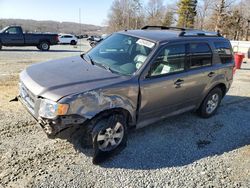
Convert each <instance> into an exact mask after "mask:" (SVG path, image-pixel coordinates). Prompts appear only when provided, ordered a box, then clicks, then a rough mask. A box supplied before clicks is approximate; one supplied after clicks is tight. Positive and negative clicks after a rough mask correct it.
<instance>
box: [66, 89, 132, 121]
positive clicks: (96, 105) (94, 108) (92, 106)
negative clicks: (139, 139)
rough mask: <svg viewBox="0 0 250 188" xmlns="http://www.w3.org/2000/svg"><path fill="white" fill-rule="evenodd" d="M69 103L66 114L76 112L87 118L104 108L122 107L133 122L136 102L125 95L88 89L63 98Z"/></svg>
mask: <svg viewBox="0 0 250 188" xmlns="http://www.w3.org/2000/svg"><path fill="white" fill-rule="evenodd" d="M63 102H67V103H68V104H69V105H70V109H69V111H68V114H69V115H70V114H78V115H81V116H83V117H85V118H87V119H92V118H93V117H95V116H96V115H97V114H99V113H100V112H102V111H105V110H111V109H116V108H122V109H125V110H127V111H128V112H129V113H130V115H131V118H132V122H135V118H136V115H135V114H136V104H133V101H132V100H130V99H129V98H127V97H124V96H121V95H118V94H109V93H105V92H104V91H102V90H98V91H88V92H85V93H82V94H78V95H74V96H68V97H66V98H64V99H63Z"/></svg>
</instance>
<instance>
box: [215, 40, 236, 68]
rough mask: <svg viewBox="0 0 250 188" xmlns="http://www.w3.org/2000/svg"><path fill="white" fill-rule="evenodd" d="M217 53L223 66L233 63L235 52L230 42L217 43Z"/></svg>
mask: <svg viewBox="0 0 250 188" xmlns="http://www.w3.org/2000/svg"><path fill="white" fill-rule="evenodd" d="M214 45H215V48H216V52H217V53H218V54H219V56H220V60H221V63H222V64H227V63H231V62H232V60H233V50H232V48H231V45H230V44H229V43H228V42H215V43H214Z"/></svg>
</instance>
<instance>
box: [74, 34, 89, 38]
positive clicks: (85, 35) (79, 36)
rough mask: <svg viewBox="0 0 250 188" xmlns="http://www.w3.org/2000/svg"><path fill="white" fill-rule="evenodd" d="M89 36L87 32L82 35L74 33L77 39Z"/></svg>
mask: <svg viewBox="0 0 250 188" xmlns="http://www.w3.org/2000/svg"><path fill="white" fill-rule="evenodd" d="M88 37H89V36H88V35H87V34H83V35H76V38H78V39H83V38H88Z"/></svg>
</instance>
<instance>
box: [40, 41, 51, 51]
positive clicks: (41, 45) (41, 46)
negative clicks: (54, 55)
mask: <svg viewBox="0 0 250 188" xmlns="http://www.w3.org/2000/svg"><path fill="white" fill-rule="evenodd" d="M43 44H47V45H48V48H46V49H44V48H43ZM49 48H50V45H49V43H48V42H46V41H43V42H41V43H40V45H39V49H40V50H42V51H48V50H49Z"/></svg>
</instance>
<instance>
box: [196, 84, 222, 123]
mask: <svg viewBox="0 0 250 188" xmlns="http://www.w3.org/2000/svg"><path fill="white" fill-rule="evenodd" d="M221 99H222V90H221V89H220V88H218V87H216V88H214V89H212V90H211V91H210V92H209V93H208V95H207V96H206V98H205V99H204V100H203V102H202V103H201V106H200V108H199V109H198V114H199V116H201V117H202V118H209V117H211V116H213V115H214V114H215V113H216V111H217V109H218V107H219V105H220V103H221Z"/></svg>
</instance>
